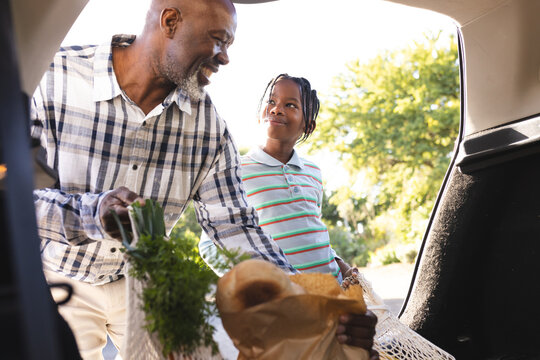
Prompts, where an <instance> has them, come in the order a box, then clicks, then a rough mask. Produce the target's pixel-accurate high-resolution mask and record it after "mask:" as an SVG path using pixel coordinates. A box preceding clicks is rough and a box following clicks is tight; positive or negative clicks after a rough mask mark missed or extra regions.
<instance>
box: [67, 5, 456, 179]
mask: <svg viewBox="0 0 540 360" xmlns="http://www.w3.org/2000/svg"><path fill="white" fill-rule="evenodd" d="M148 4H149V1H148V0H90V1H89V3H88V5H87V6H86V8H85V9H84V10H83V12H82V13H81V15H80V16H79V18H78V19H77V21H76V22H75V24H74V25H73V27H72V28H71V30H70V32H69V33H68V34H67V36H66V38H65V40H64V42H63V45H74V44H77V45H84V44H99V43H103V42H106V41H108V40H110V36H111V35H113V34H115V33H131V34H137V33H139V31H140V29H142V24H143V21H144V17H145V13H146V9H147V7H148ZM236 10H237V16H238V27H237V30H236V35H235V41H234V44H233V45H232V46H231V47H230V49H229V58H230V63H229V64H228V65H226V66H221V67H220V70H219V72H218V73H216V74H214V75H212V77H211V81H212V83H211V84H210V85H209V86H208V87H207V91H208V93H209V94H210V96H211V98H212V100H213V102H214V103H215V105H216V108H217V110H218V112H219V113H220V115H221V116H222V117H223V118H224V119H225V120H226V121H227V123H228V126H229V128H230V130H231V133H232V134H233V136H234V138H235V140H236V142H237V143H238V145H239V147H243V148H247V147H250V146H253V145H255V144H257V143H260V142H261V140H262V139H263V138H264V134H262V133H261V129H260V127H259V126H258V125H257V119H256V110H257V105H258V102H259V99H260V97H261V95H262V92H263V91H264V88H265V87H266V84H267V83H268V81H269V80H270V79H271V78H272V77H274V76H276V75H278V74H280V73H288V74H289V75H293V76H303V77H305V78H307V79H308V80H309V81H310V82H311V85H312V87H313V88H314V89H316V90H317V91H318V93H320V94H321V95H322V96H324V94H326V93H328V92H329V91H330V85H331V83H332V79H333V78H334V77H335V76H336V75H338V74H339V73H341V72H343V71H344V70H345V64H346V63H347V62H350V61H353V60H358V59H359V60H360V61H361V62H367V61H368V60H369V59H371V58H373V57H375V56H376V55H377V54H378V53H380V52H382V51H384V50H391V49H397V48H403V47H406V46H408V45H409V44H411V43H412V42H413V41H415V40H421V39H422V37H423V34H424V33H426V32H435V33H437V32H438V31H441V30H442V31H443V32H446V33H449V34H450V33H455V32H456V26H455V24H454V22H453V21H452V20H451V19H450V18H448V17H445V16H442V15H439V14H437V13H434V12H431V11H427V10H423V9H416V8H411V7H407V6H404V5H400V4H394V3H391V2H387V1H383V0H279V1H273V2H269V3H263V4H257V5H248V4H236ZM96 19H98V20H97V21H96ZM316 162H323V163H328V165H327V167H330V166H332V165H333V164H335V161H333V159H332V158H331V157H329V156H326V157H324V156H322V157H321V159H320V161H316ZM323 165H324V164H321V167H323V174H324V172H325V169H324V166H323Z"/></svg>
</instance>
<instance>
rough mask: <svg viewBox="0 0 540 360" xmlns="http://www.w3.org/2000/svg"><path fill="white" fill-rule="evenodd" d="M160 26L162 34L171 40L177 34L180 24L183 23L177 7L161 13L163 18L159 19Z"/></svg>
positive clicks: (166, 9)
mask: <svg viewBox="0 0 540 360" xmlns="http://www.w3.org/2000/svg"><path fill="white" fill-rule="evenodd" d="M159 21H160V23H159V26H160V28H161V32H163V34H165V36H166V37H168V38H169V39H171V38H172V37H173V36H174V33H175V32H176V29H177V27H178V23H179V22H180V21H182V16H181V13H180V10H179V9H178V8H175V7H171V8H165V9H163V10H162V11H161V16H160V19H159Z"/></svg>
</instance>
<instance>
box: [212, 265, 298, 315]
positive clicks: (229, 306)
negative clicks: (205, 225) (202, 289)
mask: <svg viewBox="0 0 540 360" xmlns="http://www.w3.org/2000/svg"><path fill="white" fill-rule="evenodd" d="M303 293H305V290H304V289H303V288H302V287H300V286H298V285H296V284H295V283H293V282H291V280H290V279H289V276H288V275H287V274H286V273H285V272H283V270H281V269H280V268H278V267H277V266H276V265H274V264H272V263H270V262H268V261H264V260H258V259H251V260H246V261H243V262H241V263H240V264H238V265H236V266H234V267H233V268H232V269H231V270H230V271H229V272H228V273H226V274H225V275H224V276H223V277H222V278H221V279H219V281H218V288H217V292H216V303H217V306H218V308H219V309H220V311H225V312H238V311H242V310H244V309H247V308H250V307H252V306H255V305H259V304H262V303H265V302H268V301H272V300H276V299H281V298H284V297H286V296H290V295H298V294H303Z"/></svg>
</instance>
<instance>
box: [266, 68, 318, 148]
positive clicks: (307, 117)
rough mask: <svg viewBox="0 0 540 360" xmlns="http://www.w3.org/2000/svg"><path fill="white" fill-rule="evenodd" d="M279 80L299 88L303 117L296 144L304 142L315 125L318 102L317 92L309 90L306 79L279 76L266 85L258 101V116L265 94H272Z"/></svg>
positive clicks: (284, 75) (309, 85)
mask: <svg viewBox="0 0 540 360" xmlns="http://www.w3.org/2000/svg"><path fill="white" fill-rule="evenodd" d="M279 80H292V81H294V82H295V83H296V84H298V87H299V88H300V97H301V100H302V114H303V115H304V123H305V124H304V133H303V135H302V137H301V138H300V139H298V143H300V142H302V141H305V140H306V139H307V138H308V137H309V136H310V135H311V133H312V132H313V130H314V129H315V123H316V120H317V115H318V114H319V108H320V102H319V98H318V97H317V91H316V90H315V89H312V88H311V84H310V83H309V81H308V80H307V79H306V78H303V77H294V76H289V75H288V74H279V75H278V76H276V77H275V78H273V79H272V80H270V82H269V83H268V84H267V85H266V89H265V90H264V93H263V95H262V97H261V100H260V101H259V107H258V109H257V111H258V114H260V112H261V109H262V107H263V106H262V104H263V101H264V98H265V97H266V94H272V92H273V91H274V86H275V85H276V83H277V82H278V81H279Z"/></svg>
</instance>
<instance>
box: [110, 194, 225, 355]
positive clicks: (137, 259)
mask: <svg viewBox="0 0 540 360" xmlns="http://www.w3.org/2000/svg"><path fill="white" fill-rule="evenodd" d="M132 208H133V210H132V214H133V218H134V222H135V224H134V226H135V228H136V229H137V232H138V233H139V240H138V241H137V244H136V246H135V247H133V246H132V245H131V244H130V243H131V238H130V235H129V233H128V232H127V231H125V230H124V229H123V227H122V226H121V224H120V222H119V219H117V221H118V223H119V226H120V228H121V231H122V237H123V243H124V245H125V248H126V250H125V251H126V254H127V256H128V261H129V262H130V264H131V265H132V268H131V270H132V271H131V273H130V275H131V276H133V277H134V278H136V279H138V280H140V281H142V282H143V283H144V284H145V286H144V289H143V293H142V300H143V310H144V313H145V320H146V328H147V329H148V331H149V332H151V333H156V334H157V336H158V338H159V341H160V342H161V344H162V346H163V354H164V355H165V356H167V355H168V354H169V353H171V352H174V351H180V352H182V353H184V354H191V353H192V352H193V351H194V350H195V349H196V348H197V347H198V346H200V345H202V344H204V345H206V346H212V348H213V350H214V351H217V345H216V344H215V342H214V340H213V338H212V335H213V332H214V328H213V327H212V326H211V325H210V323H209V322H208V319H209V318H210V316H212V315H214V314H216V313H217V312H216V309H215V307H214V304H213V302H211V301H210V300H207V297H206V296H207V294H209V293H210V291H211V288H212V285H214V284H215V283H216V282H217V276H216V275H215V274H214V272H213V271H212V270H211V269H210V268H208V266H207V265H206V263H205V262H204V261H203V260H202V259H201V258H200V256H199V254H198V252H197V250H196V241H195V238H193V237H190V236H187V237H182V236H176V235H175V234H174V233H173V234H172V235H171V237H170V238H169V239H167V238H166V236H165V224H164V220H163V210H162V209H161V206H160V205H159V204H157V203H155V202H153V201H151V200H146V204H145V205H144V206H140V205H139V204H138V203H134V204H133V205H132ZM189 232H190V231H189V230H188V232H187V233H189Z"/></svg>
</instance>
